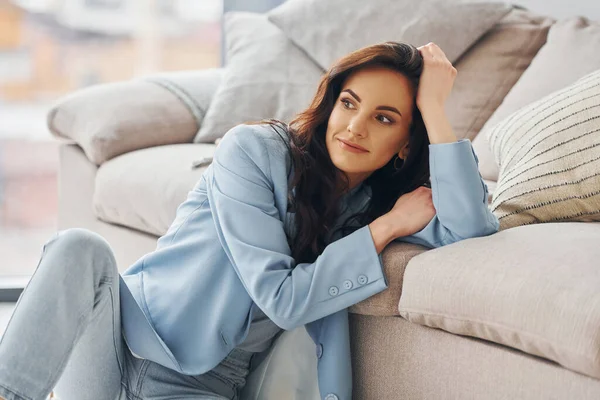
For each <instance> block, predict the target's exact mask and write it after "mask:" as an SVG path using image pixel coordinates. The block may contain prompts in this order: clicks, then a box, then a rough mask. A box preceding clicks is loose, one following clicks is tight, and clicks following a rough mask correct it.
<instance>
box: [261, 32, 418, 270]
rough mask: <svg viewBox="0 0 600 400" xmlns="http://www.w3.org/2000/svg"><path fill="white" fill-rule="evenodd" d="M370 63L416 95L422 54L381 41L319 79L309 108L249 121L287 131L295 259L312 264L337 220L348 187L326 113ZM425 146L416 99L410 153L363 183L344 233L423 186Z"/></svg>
mask: <svg viewBox="0 0 600 400" xmlns="http://www.w3.org/2000/svg"><path fill="white" fill-rule="evenodd" d="M373 66H378V67H385V68H389V69H391V70H393V71H397V72H399V73H401V74H402V75H404V76H405V77H406V78H408V80H409V81H410V83H411V84H412V86H413V89H414V90H413V93H414V96H416V93H417V87H418V84H419V78H420V76H421V72H422V70H423V59H422V57H421V54H420V53H419V51H418V50H417V48H416V47H414V46H412V45H410V44H406V43H398V42H385V43H380V44H376V45H373V46H368V47H364V48H362V49H359V50H356V51H354V52H352V53H350V54H348V55H346V56H345V57H343V58H341V59H339V60H338V61H337V62H336V63H335V64H334V65H333V66H332V67H331V68H329V70H327V71H326V72H325V73H324V75H323V76H322V77H321V80H320V82H319V86H318V89H317V93H316V94H315V96H314V98H313V100H312V102H311V104H310V106H309V107H308V108H307V109H306V110H304V111H302V112H300V113H299V114H297V115H296V116H295V118H294V119H293V120H292V121H291V122H290V123H289V124H285V123H284V122H281V121H278V120H275V119H269V120H262V121H258V122H253V124H265V123H266V124H270V125H271V127H272V128H273V130H274V131H275V132H276V133H277V134H278V135H280V136H282V135H281V133H280V132H279V131H283V132H287V136H288V137H287V138H284V137H283V136H282V138H283V139H284V141H285V142H286V145H287V146H288V148H289V149H290V152H291V158H292V163H293V165H294V176H293V179H292V182H291V184H290V190H289V193H288V202H289V204H291V206H292V208H293V209H294V210H295V212H296V214H295V227H296V232H295V233H294V235H293V237H290V236H289V235H288V241H289V242H290V248H291V250H292V257H293V258H294V259H295V260H296V262H297V263H300V262H314V261H315V259H316V258H317V257H318V255H319V254H321V253H322V252H323V250H324V249H325V247H326V245H327V238H328V236H329V235H330V234H332V232H331V230H332V228H333V226H334V224H335V223H336V221H337V219H338V218H339V211H340V210H339V203H340V200H341V198H342V196H343V194H344V192H345V191H346V190H347V189H348V186H349V183H348V179H347V177H346V175H345V174H344V173H343V172H342V171H340V170H338V169H337V168H336V167H335V165H334V164H333V162H332V161H331V158H330V156H329V152H328V150H327V147H326V144H325V133H326V131H327V124H328V121H329V116H330V115H331V112H332V110H333V108H334V106H335V102H336V101H337V98H338V96H339V94H340V92H341V90H342V87H343V84H344V82H345V81H346V79H347V78H348V77H349V76H350V75H351V74H352V73H354V72H356V71H358V70H360V69H362V68H367V67H373ZM251 124H252V123H251ZM277 128H279V129H277ZM428 146H429V138H428V136H427V131H426V130H425V124H424V123H423V118H422V117H421V113H420V112H419V109H418V108H417V106H416V102H415V103H414V106H413V115H412V124H411V126H410V136H409V149H410V151H409V154H408V156H407V158H406V160H402V159H398V156H397V155H396V156H394V157H392V158H391V159H390V160H389V162H388V163H387V164H386V165H384V166H383V167H381V168H380V169H378V170H376V171H375V172H373V173H372V174H371V175H370V176H369V177H368V178H367V179H366V180H365V181H364V184H365V185H368V186H369V187H370V188H371V192H372V194H371V200H370V201H369V202H368V203H367V206H365V207H364V208H363V210H360V212H358V213H357V214H354V215H352V216H350V217H349V218H348V219H347V220H346V221H344V223H343V224H342V230H343V231H342V235H343V236H345V235H347V234H349V233H351V232H353V231H354V230H356V229H358V228H360V227H361V226H365V225H367V224H369V223H371V222H372V221H373V220H374V219H376V218H378V217H379V216H381V215H383V214H385V213H387V212H388V211H390V210H391V209H392V207H393V206H394V204H395V202H396V200H397V199H398V197H400V196H401V195H403V194H405V193H408V192H411V191H413V190H415V189H416V188H418V187H419V186H423V185H427V184H428V182H429V151H428V150H429V148H428ZM394 163H395V164H396V166H394ZM396 167H398V169H397V168H396ZM340 182H342V186H343V188H342V190H341V191H340ZM292 190H294V193H292ZM351 222H356V223H351Z"/></svg>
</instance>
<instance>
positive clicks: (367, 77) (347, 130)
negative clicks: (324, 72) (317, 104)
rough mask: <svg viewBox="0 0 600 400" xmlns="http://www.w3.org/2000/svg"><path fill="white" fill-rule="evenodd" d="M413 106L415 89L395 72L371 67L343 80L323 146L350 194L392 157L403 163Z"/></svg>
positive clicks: (406, 150)
mask: <svg viewBox="0 0 600 400" xmlns="http://www.w3.org/2000/svg"><path fill="white" fill-rule="evenodd" d="M413 104H414V90H413V89H412V87H411V84H410V82H409V80H408V79H407V78H406V77H405V76H404V75H402V74H400V73H399V72H395V71H392V70H390V69H387V68H383V67H370V68H365V69H361V70H359V71H356V72H354V73H353V74H351V75H350V76H349V77H348V78H347V79H346V81H345V82H344V84H343V86H342V90H341V92H340V95H339V97H338V98H337V100H336V104H335V105H334V107H333V111H332V112H331V115H330V117H329V122H328V124H327V133H326V144H327V150H328V152H329V156H330V157H331V160H332V161H333V164H334V165H335V166H336V167H337V168H338V169H339V170H341V171H343V172H344V173H346V175H347V176H348V178H349V181H350V189H352V188H354V187H356V186H357V185H359V184H360V183H361V182H362V181H363V180H365V179H366V178H367V177H369V175H371V174H372V173H373V172H374V171H376V170H378V169H379V168H381V167H383V166H384V165H385V164H387V163H388V162H389V161H390V160H391V159H392V157H393V156H394V155H399V157H400V158H403V159H404V158H406V155H407V154H408V135H409V127H410V124H411V121H412V110H413ZM353 146H359V148H355V147H353Z"/></svg>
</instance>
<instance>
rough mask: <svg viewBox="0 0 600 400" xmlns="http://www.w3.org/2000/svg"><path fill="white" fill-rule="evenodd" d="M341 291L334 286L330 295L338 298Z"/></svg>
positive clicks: (330, 290) (330, 289)
mask: <svg viewBox="0 0 600 400" xmlns="http://www.w3.org/2000/svg"><path fill="white" fill-rule="evenodd" d="M338 292H339V290H338V288H337V287H336V286H332V287H330V288H329V294H330V295H332V296H337V294H338Z"/></svg>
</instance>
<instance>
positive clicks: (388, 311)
mask: <svg viewBox="0 0 600 400" xmlns="http://www.w3.org/2000/svg"><path fill="white" fill-rule="evenodd" d="M427 250H429V249H428V248H426V247H423V246H420V245H418V244H412V243H403V242H394V243H391V244H390V245H389V246H387V247H386V248H385V249H384V250H383V254H382V258H383V270H384V271H383V272H384V274H385V276H386V279H387V281H388V288H387V289H386V290H384V291H383V292H380V293H377V294H376V295H374V296H371V297H369V298H368V299H366V300H363V301H361V302H360V303H357V304H355V305H353V306H351V307H350V309H349V312H351V313H354V314H363V315H376V316H384V317H386V316H399V315H400V313H399V312H398V302H399V301H400V295H401V294H402V282H403V279H404V269H405V268H406V265H407V264H408V262H409V261H410V260H411V259H412V258H413V257H415V256H417V255H419V254H421V253H423V252H425V251H427Z"/></svg>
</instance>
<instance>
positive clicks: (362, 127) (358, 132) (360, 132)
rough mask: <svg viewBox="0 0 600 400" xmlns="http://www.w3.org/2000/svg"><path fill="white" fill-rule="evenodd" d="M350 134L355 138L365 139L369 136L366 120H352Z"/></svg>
mask: <svg viewBox="0 0 600 400" xmlns="http://www.w3.org/2000/svg"><path fill="white" fill-rule="evenodd" d="M348 132H350V133H352V134H353V135H355V136H363V137H364V136H365V135H366V134H367V124H366V121H365V119H364V118H362V117H359V116H357V117H354V118H352V119H351V120H350V123H349V124H348Z"/></svg>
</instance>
